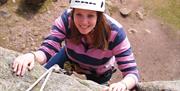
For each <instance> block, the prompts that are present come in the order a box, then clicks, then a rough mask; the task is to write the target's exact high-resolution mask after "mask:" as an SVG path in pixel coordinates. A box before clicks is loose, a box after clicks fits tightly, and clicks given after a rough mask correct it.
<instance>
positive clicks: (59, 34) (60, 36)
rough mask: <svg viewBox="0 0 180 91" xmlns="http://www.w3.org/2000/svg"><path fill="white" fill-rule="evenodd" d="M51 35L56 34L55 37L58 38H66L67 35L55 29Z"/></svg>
mask: <svg viewBox="0 0 180 91" xmlns="http://www.w3.org/2000/svg"><path fill="white" fill-rule="evenodd" d="M51 36H55V37H57V38H59V39H63V38H65V35H64V34H62V33H59V32H58V31H53V30H51Z"/></svg>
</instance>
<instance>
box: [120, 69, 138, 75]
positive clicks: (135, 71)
mask: <svg viewBox="0 0 180 91" xmlns="http://www.w3.org/2000/svg"><path fill="white" fill-rule="evenodd" d="M133 73H136V74H138V70H134V71H128V72H122V75H123V76H126V75H127V74H133Z"/></svg>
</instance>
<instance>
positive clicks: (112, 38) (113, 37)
mask: <svg viewBox="0 0 180 91" xmlns="http://www.w3.org/2000/svg"><path fill="white" fill-rule="evenodd" d="M116 35H117V32H116V31H111V36H110V41H114V39H115V37H116Z"/></svg>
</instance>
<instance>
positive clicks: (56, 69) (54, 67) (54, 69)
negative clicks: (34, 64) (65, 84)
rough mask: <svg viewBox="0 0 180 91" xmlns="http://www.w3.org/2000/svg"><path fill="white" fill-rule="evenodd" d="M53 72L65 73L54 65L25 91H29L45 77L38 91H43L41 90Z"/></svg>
mask: <svg viewBox="0 0 180 91" xmlns="http://www.w3.org/2000/svg"><path fill="white" fill-rule="evenodd" d="M53 71H54V72H56V73H64V72H65V71H64V70H63V69H61V68H60V67H59V66H58V65H57V64H55V65H54V66H52V67H51V68H50V69H48V70H47V71H46V72H45V73H44V74H43V75H41V76H40V77H39V78H38V79H37V80H36V81H35V82H34V83H33V84H32V85H31V86H30V87H29V88H28V89H27V90H26V91H31V90H32V89H33V88H34V87H35V86H36V85H37V84H38V83H39V81H41V80H42V78H44V77H45V76H46V78H45V81H44V82H43V84H42V86H41V89H40V91H43V89H44V87H45V85H46V83H47V80H48V79H49V77H50V75H51V73H52V72H53Z"/></svg>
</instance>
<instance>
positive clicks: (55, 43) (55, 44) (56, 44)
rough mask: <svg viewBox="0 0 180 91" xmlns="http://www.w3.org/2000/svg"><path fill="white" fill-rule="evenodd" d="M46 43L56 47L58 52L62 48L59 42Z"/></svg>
mask: <svg viewBox="0 0 180 91" xmlns="http://www.w3.org/2000/svg"><path fill="white" fill-rule="evenodd" d="M44 43H48V44H50V45H52V46H53V47H55V48H56V49H57V50H59V49H60V48H61V45H60V44H59V43H58V42H55V41H52V40H45V41H44Z"/></svg>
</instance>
